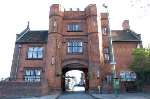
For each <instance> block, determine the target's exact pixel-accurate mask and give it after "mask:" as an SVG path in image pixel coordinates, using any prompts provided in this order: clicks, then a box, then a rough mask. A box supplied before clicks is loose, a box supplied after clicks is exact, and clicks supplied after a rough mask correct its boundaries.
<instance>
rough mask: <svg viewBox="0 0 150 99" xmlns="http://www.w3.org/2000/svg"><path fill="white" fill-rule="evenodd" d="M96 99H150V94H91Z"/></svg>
mask: <svg viewBox="0 0 150 99" xmlns="http://www.w3.org/2000/svg"><path fill="white" fill-rule="evenodd" d="M91 95H92V96H93V97H95V98H96V99H150V93H124V94H119V95H117V96H115V95H114V94H91Z"/></svg>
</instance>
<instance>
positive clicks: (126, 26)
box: [122, 20, 130, 30]
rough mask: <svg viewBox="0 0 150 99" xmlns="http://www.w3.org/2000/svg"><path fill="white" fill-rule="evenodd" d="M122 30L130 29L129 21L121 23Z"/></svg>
mask: <svg viewBox="0 0 150 99" xmlns="http://www.w3.org/2000/svg"><path fill="white" fill-rule="evenodd" d="M122 28H123V30H129V29H130V25H129V20H124V21H123V22H122Z"/></svg>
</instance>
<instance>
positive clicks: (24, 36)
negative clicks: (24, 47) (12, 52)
mask: <svg viewBox="0 0 150 99" xmlns="http://www.w3.org/2000/svg"><path fill="white" fill-rule="evenodd" d="M47 37H48V30H38V31H37V30H36V31H31V30H27V31H24V33H21V34H19V36H18V37H17V40H16V43H46V42H47Z"/></svg>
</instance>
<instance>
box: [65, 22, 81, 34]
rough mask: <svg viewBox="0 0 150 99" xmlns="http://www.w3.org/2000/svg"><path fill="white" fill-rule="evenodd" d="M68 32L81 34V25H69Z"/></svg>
mask: <svg viewBox="0 0 150 99" xmlns="http://www.w3.org/2000/svg"><path fill="white" fill-rule="evenodd" d="M67 31H68V32H80V31H82V30H81V24H79V23H72V24H68V29H67Z"/></svg>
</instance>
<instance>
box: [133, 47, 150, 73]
mask: <svg viewBox="0 0 150 99" xmlns="http://www.w3.org/2000/svg"><path fill="white" fill-rule="evenodd" d="M130 68H131V69H132V70H133V71H135V72H140V71H150V49H146V48H137V49H134V51H133V63H132V64H131V65H130Z"/></svg>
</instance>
